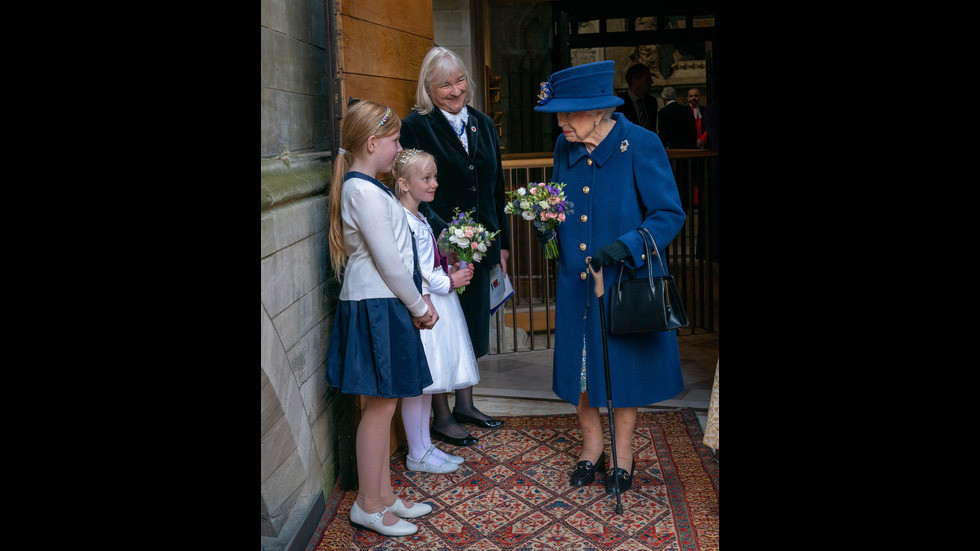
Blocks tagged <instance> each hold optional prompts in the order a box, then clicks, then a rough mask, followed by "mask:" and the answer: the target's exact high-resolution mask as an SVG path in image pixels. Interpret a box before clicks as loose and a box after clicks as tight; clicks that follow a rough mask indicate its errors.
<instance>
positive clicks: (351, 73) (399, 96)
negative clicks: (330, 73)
mask: <svg viewBox="0 0 980 551" xmlns="http://www.w3.org/2000/svg"><path fill="white" fill-rule="evenodd" d="M342 19H343V26H344V27H343V28H344V53H343V67H344V90H343V92H344V97H345V98H348V97H355V98H360V99H369V100H371V101H376V102H379V103H384V104H386V105H388V106H390V107H391V108H392V109H394V110H395V111H396V112H397V113H398V115H399V116H401V117H404V116H406V115H408V113H409V112H410V111H411V109H412V106H413V105H414V104H415V87H416V83H417V81H418V74H419V68H420V67H421V66H422V60H423V59H424V58H425V54H426V53H427V52H428V51H429V49H430V48H432V45H433V42H432V40H431V39H428V38H424V37H420V36H416V35H414V34H409V33H405V32H401V31H396V30H393V29H389V28H386V27H382V26H380V25H377V24H375V23H371V22H367V21H362V20H358V19H353V18H350V17H342Z"/></svg>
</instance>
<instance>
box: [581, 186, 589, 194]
mask: <svg viewBox="0 0 980 551" xmlns="http://www.w3.org/2000/svg"><path fill="white" fill-rule="evenodd" d="M582 193H584V194H586V195H588V194H589V186H585V187H584V188H582Z"/></svg>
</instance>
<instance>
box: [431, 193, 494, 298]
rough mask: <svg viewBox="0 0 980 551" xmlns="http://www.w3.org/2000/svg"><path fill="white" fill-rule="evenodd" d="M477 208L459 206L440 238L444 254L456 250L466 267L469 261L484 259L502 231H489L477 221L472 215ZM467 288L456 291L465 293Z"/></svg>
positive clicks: (440, 245)
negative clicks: (467, 209)
mask: <svg viewBox="0 0 980 551" xmlns="http://www.w3.org/2000/svg"><path fill="white" fill-rule="evenodd" d="M475 210H476V209H473V210H471V211H469V212H459V208H458V207H457V208H456V209H455V211H454V212H455V215H454V216H453V218H452V219H451V220H450V221H449V227H447V228H446V231H445V232H444V233H443V234H442V235H441V236H440V239H439V250H440V251H441V252H442V253H443V254H448V253H450V252H455V253H456V256H457V257H459V262H460V267H461V268H465V267H466V264H467V263H469V262H480V261H481V260H483V255H484V254H485V253H486V252H487V249H489V248H490V244H491V243H492V242H493V240H494V239H495V238H496V237H497V234H499V233H500V230H497V231H495V232H490V231H487V229H486V228H485V227H484V226H483V225H482V224H478V223H476V222H475V221H474V220H473V218H471V217H470V215H471V214H472V213H473V212H474V211H475ZM465 290H466V288H465V287H460V288H458V289H456V292H457V293H459V294H463V291H465Z"/></svg>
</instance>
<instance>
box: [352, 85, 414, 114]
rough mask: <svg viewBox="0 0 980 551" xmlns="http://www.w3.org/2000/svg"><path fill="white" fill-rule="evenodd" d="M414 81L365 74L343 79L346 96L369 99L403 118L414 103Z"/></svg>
mask: <svg viewBox="0 0 980 551" xmlns="http://www.w3.org/2000/svg"><path fill="white" fill-rule="evenodd" d="M415 86H416V82H415V81H414V80H413V81H407V80H398V79H390V78H382V77H375V76H366V75H347V76H346V78H345V79H344V101H345V102H346V98H348V97H354V98H358V99H366V100H371V101H374V102H377V103H381V104H383V105H387V106H388V107H391V108H392V109H393V110H394V111H395V113H398V116H399V117H401V118H405V117H406V116H407V115H408V114H409V113H410V112H411V111H412V106H413V105H415Z"/></svg>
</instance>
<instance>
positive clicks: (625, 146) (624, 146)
mask: <svg viewBox="0 0 980 551" xmlns="http://www.w3.org/2000/svg"><path fill="white" fill-rule="evenodd" d="M629 147H630V141H629V140H623V143H621V144H619V152H620V153H626V150H627V149H629Z"/></svg>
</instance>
